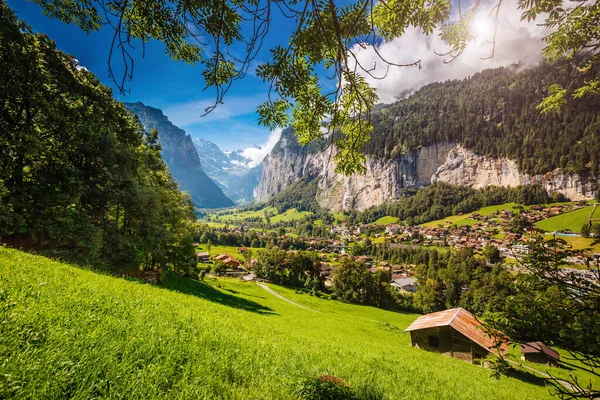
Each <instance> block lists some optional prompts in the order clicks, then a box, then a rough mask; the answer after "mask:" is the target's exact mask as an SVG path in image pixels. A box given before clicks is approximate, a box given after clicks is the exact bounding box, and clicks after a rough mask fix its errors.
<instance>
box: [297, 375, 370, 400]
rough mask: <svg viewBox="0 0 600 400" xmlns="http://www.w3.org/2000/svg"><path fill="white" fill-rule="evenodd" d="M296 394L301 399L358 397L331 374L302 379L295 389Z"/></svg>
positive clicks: (337, 399) (331, 399) (345, 398)
mask: <svg viewBox="0 0 600 400" xmlns="http://www.w3.org/2000/svg"><path fill="white" fill-rule="evenodd" d="M296 395H297V396H298V398H300V399H303V400H342V399H344V400H352V399H358V397H357V396H356V395H355V394H354V393H353V391H352V389H351V388H350V386H349V385H348V384H347V383H345V382H344V381H343V380H341V379H340V378H338V377H335V376H331V375H321V376H319V377H317V378H308V379H305V380H303V381H302V382H301V383H300V385H299V386H298V389H297V390H296Z"/></svg>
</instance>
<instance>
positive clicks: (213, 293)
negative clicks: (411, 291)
mask: <svg viewBox="0 0 600 400" xmlns="http://www.w3.org/2000/svg"><path fill="white" fill-rule="evenodd" d="M0 282H1V285H0V319H1V322H2V323H0V355H1V356H2V361H1V362H0V398H32V399H58V398H80V399H84V398H86V399H87V398H104V399H113V398H115V399H116V398H168V399H195V398H202V399H213V398H215V399H216V398H219V399H294V398H295V395H294V391H295V389H296V388H297V386H298V382H299V381H300V380H303V379H305V378H307V377H315V376H318V375H320V374H331V375H335V376H338V377H340V378H342V379H343V380H345V381H346V382H348V383H349V384H350V385H351V386H352V387H353V388H355V390H356V391H357V392H359V393H360V397H361V398H364V399H541V398H550V396H549V394H548V392H547V389H546V388H545V387H544V384H543V382H542V381H541V380H539V379H537V378H535V377H533V376H532V375H531V374H528V373H526V372H522V374H521V375H520V376H519V379H517V378H515V377H510V378H502V379H501V380H494V379H491V378H489V371H488V370H486V369H483V368H481V367H478V366H474V365H471V364H468V363H465V362H462V361H459V360H455V359H451V358H448V357H445V356H442V355H439V354H435V353H429V352H426V351H422V350H419V349H414V348H411V347H410V346H409V335H408V334H406V333H404V332H403V330H404V328H406V327H407V326H408V325H409V324H410V323H411V322H413V321H414V320H415V318H417V315H415V314H405V313H395V312H389V311H384V310H380V309H375V308H371V307H363V306H354V305H348V304H344V303H340V302H337V301H333V300H324V299H319V298H316V297H312V296H309V295H308V294H298V293H296V292H295V291H293V290H290V289H286V288H282V287H277V286H273V285H270V286H271V287H272V288H273V289H274V290H276V291H277V292H279V293H280V294H282V295H283V296H285V297H287V298H289V299H291V300H293V301H295V302H297V303H299V304H301V305H304V306H306V307H309V308H311V309H312V310H315V311H311V310H307V309H303V308H299V307H297V306H296V305H294V304H290V303H288V302H286V301H284V300H282V299H280V298H277V297H275V296H274V295H272V294H270V293H268V292H266V291H265V290H264V289H262V288H261V287H259V286H257V285H255V284H253V283H247V282H243V281H240V280H236V279H229V280H227V279H219V280H209V281H208V282H207V283H201V282H198V281H194V280H190V279H186V278H181V277H178V276H175V275H167V276H166V277H165V281H164V283H163V287H156V286H150V285H147V284H141V283H137V282H134V281H128V280H125V279H120V278H116V277H111V276H107V275H103V274H99V273H96V272H92V271H88V270H84V269H80V268H76V267H73V266H69V265H65V264H61V263H59V262H54V261H50V260H48V259H46V258H43V257H39V256H32V255H28V254H25V253H22V252H19V251H16V250H11V249H6V248H0Z"/></svg>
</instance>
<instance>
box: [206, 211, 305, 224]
mask: <svg viewBox="0 0 600 400" xmlns="http://www.w3.org/2000/svg"><path fill="white" fill-rule="evenodd" d="M265 211H267V212H269V213H270V214H271V215H272V217H271V223H274V224H275V223H277V222H286V221H293V220H301V219H304V217H305V216H306V215H311V214H312V213H311V212H310V211H298V210H296V209H295V208H291V209H289V210H287V211H285V212H283V213H282V214H278V213H277V209H276V208H275V207H266V208H262V209H260V210H256V211H243V212H239V211H236V212H234V213H233V214H224V215H220V214H215V215H211V218H212V220H213V222H216V223H220V224H223V223H227V222H230V223H232V222H240V221H243V220H245V219H248V218H256V217H259V218H261V219H262V220H263V221H264V220H265ZM215 219H216V220H215Z"/></svg>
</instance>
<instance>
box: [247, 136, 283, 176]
mask: <svg viewBox="0 0 600 400" xmlns="http://www.w3.org/2000/svg"><path fill="white" fill-rule="evenodd" d="M281 131H282V129H281V128H277V129H275V130H274V131H273V132H271V134H270V135H269V138H268V139H267V141H266V143H265V144H264V145H262V146H260V147H259V148H258V147H248V148H246V149H244V150H243V151H242V156H244V157H245V158H247V159H249V160H250V162H249V163H248V166H249V167H250V168H253V167H256V166H257V165H258V164H260V163H261V162H262V160H264V158H265V157H266V156H267V154H269V153H271V150H273V147H275V145H276V144H277V142H278V141H279V138H281Z"/></svg>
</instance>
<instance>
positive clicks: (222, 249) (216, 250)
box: [197, 244, 264, 261]
mask: <svg viewBox="0 0 600 400" xmlns="http://www.w3.org/2000/svg"><path fill="white" fill-rule="evenodd" d="M248 249H249V250H251V251H252V254H253V255H256V252H257V251H259V250H264V249H262V248H257V247H248ZM206 250H207V249H206V245H205V244H201V245H200V246H198V247H197V251H206ZM223 253H225V254H229V255H230V256H234V257H236V258H238V259H239V260H240V261H243V258H242V255H241V254H240V253H238V247H236V246H217V245H214V244H213V245H211V246H210V251H209V253H208V254H209V255H210V256H211V257H214V256H218V255H219V254H223Z"/></svg>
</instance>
